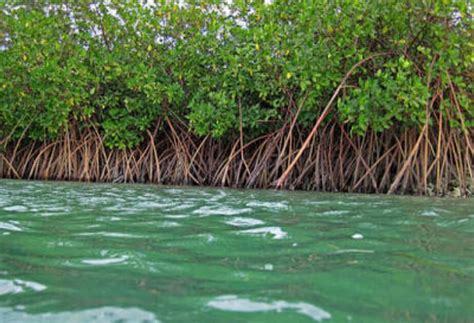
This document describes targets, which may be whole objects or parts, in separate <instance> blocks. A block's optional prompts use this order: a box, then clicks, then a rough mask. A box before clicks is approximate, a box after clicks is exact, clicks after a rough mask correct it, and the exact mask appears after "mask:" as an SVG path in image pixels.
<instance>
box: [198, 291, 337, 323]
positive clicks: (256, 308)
mask: <svg viewBox="0 0 474 323" xmlns="http://www.w3.org/2000/svg"><path fill="white" fill-rule="evenodd" d="M207 306H209V307H212V308H215V309H219V310H222V311H231V312H242V313H253V312H272V311H276V312H281V311H284V310H295V311H296V312H297V313H300V314H303V315H306V316H308V317H309V318H311V319H313V320H314V321H318V322H319V321H321V320H324V319H330V318H331V314H329V313H328V312H326V311H325V310H323V309H321V308H319V307H316V306H314V305H311V304H308V303H303V302H298V303H289V302H286V301H275V302H271V303H265V302H254V301H251V300H249V299H246V298H239V297H237V296H235V295H225V296H220V297H217V298H215V299H214V300H211V301H210V302H208V303H207Z"/></svg>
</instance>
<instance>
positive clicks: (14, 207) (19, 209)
mask: <svg viewBox="0 0 474 323" xmlns="http://www.w3.org/2000/svg"><path fill="white" fill-rule="evenodd" d="M3 209H4V210H5V211H10V212H26V211H28V208H27V207H26V206H23V205H12V206H7V207H4V208H3Z"/></svg>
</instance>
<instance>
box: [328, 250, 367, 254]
mask: <svg viewBox="0 0 474 323" xmlns="http://www.w3.org/2000/svg"><path fill="white" fill-rule="evenodd" d="M336 253H337V254H339V253H374V251H373V250H365V249H341V250H338V251H336Z"/></svg>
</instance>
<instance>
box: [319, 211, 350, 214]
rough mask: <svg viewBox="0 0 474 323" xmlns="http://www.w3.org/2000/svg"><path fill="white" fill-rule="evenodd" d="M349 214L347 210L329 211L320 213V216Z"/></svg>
mask: <svg viewBox="0 0 474 323" xmlns="http://www.w3.org/2000/svg"><path fill="white" fill-rule="evenodd" d="M347 213H350V211H347V210H331V211H325V212H323V213H321V214H322V215H341V214H347Z"/></svg>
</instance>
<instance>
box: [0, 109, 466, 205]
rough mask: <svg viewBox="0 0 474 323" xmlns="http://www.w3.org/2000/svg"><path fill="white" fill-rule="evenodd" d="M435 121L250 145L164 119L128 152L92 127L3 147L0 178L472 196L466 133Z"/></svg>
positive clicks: (268, 138)
mask: <svg viewBox="0 0 474 323" xmlns="http://www.w3.org/2000/svg"><path fill="white" fill-rule="evenodd" d="M296 117H297V115H296V116H295V118H296ZM432 117H433V118H434V120H435V122H432V125H428V124H426V125H425V127H423V128H422V129H420V130H417V129H406V130H399V131H397V129H391V130H390V131H386V132H384V133H382V134H376V133H373V132H367V133H366V134H365V135H364V136H351V135H350V134H349V133H348V130H347V129H346V127H345V126H344V125H341V124H339V123H338V122H337V121H336V120H329V121H328V122H326V123H325V124H324V125H322V126H321V128H320V129H319V131H318V132H317V133H315V134H314V135H313V136H308V134H309V133H308V132H304V131H302V130H301V129H300V128H299V127H297V126H295V123H294V122H293V120H294V119H293V120H289V121H288V123H287V124H286V125H285V126H284V127H282V128H281V129H280V130H279V131H276V132H274V133H270V134H267V135H265V136H262V137H259V138H257V139H254V140H251V141H248V142H245V141H244V136H243V134H242V133H240V134H239V136H238V137H237V138H235V140H234V141H231V142H218V141H216V140H214V139H212V138H210V137H205V138H196V137H194V136H193V135H191V134H190V133H189V132H188V131H187V129H186V128H185V127H184V126H182V125H180V123H179V122H177V121H176V122H173V121H171V120H170V119H166V120H160V121H159V122H158V123H157V125H156V128H155V130H154V131H148V132H147V135H148V138H147V140H146V142H145V144H143V145H141V146H139V147H137V148H135V149H127V150H111V149H108V148H106V147H105V146H104V141H103V138H102V137H101V136H100V135H99V132H98V131H97V130H96V129H89V130H87V131H78V130H77V129H74V128H70V129H69V130H68V131H67V132H65V133H63V134H62V136H60V138H59V139H57V140H55V141H52V142H47V143H36V142H26V141H24V140H19V141H16V142H14V143H9V144H7V145H6V146H5V147H4V152H3V153H2V155H1V157H0V177H2V178H24V179H49V180H77V181H97V182H127V183H160V184H177V185H181V184H188V185H210V186H229V187H245V188H273V187H275V183H278V180H279V179H281V178H282V176H285V181H284V182H280V184H281V185H280V186H281V187H282V188H286V189H302V190H317V191H332V192H338V191H342V192H364V193H401V194H404V193H408V194H420V195H446V194H450V195H453V196H468V195H472V192H473V188H474V187H473V183H474V180H473V179H474V177H473V176H474V171H473V154H474V152H473V148H472V147H473V146H472V139H471V138H472V135H473V134H472V132H468V131H467V130H464V131H463V130H462V129H452V128H450V127H449V123H448V122H447V118H446V117H444V116H443V115H442V114H436V115H432ZM162 125H164V128H162V129H161V130H160V131H158V128H159V127H160V126H162ZM308 138H310V140H308ZM305 140H306V141H308V144H307V146H306V149H304V150H302V149H301V147H303V145H304V144H305ZM298 156H299V158H296V157H298ZM292 164H293V165H292ZM288 170H290V171H288Z"/></svg>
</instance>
